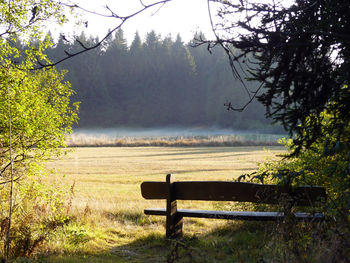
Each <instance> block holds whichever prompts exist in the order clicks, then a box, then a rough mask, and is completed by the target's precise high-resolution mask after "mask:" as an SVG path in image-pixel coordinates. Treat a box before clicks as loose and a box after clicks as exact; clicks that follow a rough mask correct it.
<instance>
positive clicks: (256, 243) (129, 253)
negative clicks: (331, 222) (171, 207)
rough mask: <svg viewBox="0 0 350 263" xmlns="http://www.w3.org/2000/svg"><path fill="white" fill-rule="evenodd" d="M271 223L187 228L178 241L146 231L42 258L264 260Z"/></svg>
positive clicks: (90, 262)
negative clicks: (97, 247) (98, 247)
mask: <svg viewBox="0 0 350 263" xmlns="http://www.w3.org/2000/svg"><path fill="white" fill-rule="evenodd" d="M186 223H189V222H186ZM191 223H193V222H191ZM185 226H186V225H185ZM272 227H273V226H272V225H271V224H269V223H267V224H266V223H251V222H232V223H231V222H228V223H227V224H225V225H224V226H222V227H218V228H215V229H213V230H212V231H210V232H206V233H205V234H201V235H194V234H190V235H188V234H186V232H185V236H184V238H183V239H181V240H175V241H174V240H167V239H166V238H165V237H164V234H147V235H145V236H142V237H140V238H138V239H136V240H135V241H134V242H132V243H129V244H127V245H121V246H114V247H112V248H111V249H109V250H108V251H105V252H103V253H100V254H90V255H59V256H53V255H52V256H50V257H49V258H47V257H46V259H43V261H40V262H45V263H46V262H50V263H58V262H60V263H61V262H62V263H82V262H84V263H85V262H86V263H97V262H101V263H110V262H128V263H129V262H130V263H139V262H140V263H141V262H142V263H144V262H146V263H147V262H150V263H151V262H152V263H154V262H200V263H206V262H208V263H209V262H210V263H212V262H269V261H264V260H265V258H266V257H268V250H267V249H266V248H267V247H268V242H269V235H270V233H271V231H270V228H272ZM45 260H46V261H45ZM168 260H170V261H168ZM171 260H172V261H171Z"/></svg>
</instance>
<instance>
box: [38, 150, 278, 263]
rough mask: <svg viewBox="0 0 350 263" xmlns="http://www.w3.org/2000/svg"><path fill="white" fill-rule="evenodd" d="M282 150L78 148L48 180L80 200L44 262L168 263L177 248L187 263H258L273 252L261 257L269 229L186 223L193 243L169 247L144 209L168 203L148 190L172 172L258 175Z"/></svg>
mask: <svg viewBox="0 0 350 263" xmlns="http://www.w3.org/2000/svg"><path fill="white" fill-rule="evenodd" d="M281 151H282V148H281V147H270V148H269V149H268V150H266V149H264V148H263V147H209V148H206V147H200V148H190V147H185V148H184V147H171V148H168V147H132V148H124V147H120V148H119V147H117V148H115V147H114V148H113V147H99V148H88V147H84V148H75V149H74V150H73V151H72V152H71V153H69V154H68V155H67V156H66V157H65V158H64V159H62V160H53V161H52V162H50V163H49V164H48V167H49V168H50V169H53V170H55V171H56V172H57V173H58V174H64V175H65V177H63V178H62V177H60V176H56V177H55V178H54V177H50V178H49V179H48V180H49V181H54V180H56V183H59V184H62V185H65V186H66V187H67V188H69V187H71V186H72V192H73V193H74V195H73V198H72V200H68V201H67V203H69V205H68V209H69V213H70V214H71V215H72V217H71V219H70V222H69V224H68V225H66V226H64V227H63V228H62V229H61V230H60V231H59V233H58V234H57V235H56V236H55V237H52V239H51V240H50V242H49V243H48V244H45V246H44V247H43V248H42V250H41V251H42V252H44V255H45V256H44V258H43V259H42V260H43V261H44V262H45V260H46V261H47V262H166V259H167V257H168V256H169V248H170V247H177V248H178V252H179V254H181V255H182V256H181V258H182V261H180V262H189V258H191V257H192V258H193V260H194V261H193V262H215V261H213V260H216V262H231V261H230V260H240V259H244V260H245V262H249V260H250V259H251V260H252V261H254V260H255V259H258V258H259V257H261V256H263V255H260V254H261V253H263V254H264V253H265V254H266V253H267V251H269V250H266V249H265V250H264V249H263V250H261V249H262V247H264V246H265V245H266V244H265V243H264V242H262V241H263V240H268V238H267V237H266V238H265V235H266V233H268V232H269V231H270V230H269V231H265V228H269V227H270V226H269V225H268V224H259V225H256V224H247V223H242V222H228V221H225V220H206V219H196V220H195V219H186V220H185V223H184V232H185V239H184V240H183V241H182V242H181V243H176V244H175V243H169V242H168V241H166V240H165V239H164V234H165V229H164V224H165V219H164V218H162V217H150V216H145V215H144V214H143V209H144V208H146V207H157V206H164V205H165V204H164V201H153V200H144V199H143V198H142V197H141V194H140V184H141V182H142V181H146V180H165V175H166V174H167V173H172V174H174V175H175V176H176V178H177V179H179V180H232V179H234V178H235V177H237V176H239V175H241V174H244V173H249V172H252V171H254V170H255V169H256V167H257V163H258V162H261V161H263V160H265V159H266V158H271V157H273V156H275V155H276V154H278V153H281ZM232 206H233V205H232V204H229V203H218V202H189V201H188V202H185V203H184V202H182V203H180V207H182V208H186V207H191V208H200V209H208V210H215V209H230V208H232ZM242 242H243V243H242ZM237 248H239V249H237ZM261 251H262V252H261ZM265 256H266V255H265ZM200 259H201V260H200ZM206 260H207V261H206Z"/></svg>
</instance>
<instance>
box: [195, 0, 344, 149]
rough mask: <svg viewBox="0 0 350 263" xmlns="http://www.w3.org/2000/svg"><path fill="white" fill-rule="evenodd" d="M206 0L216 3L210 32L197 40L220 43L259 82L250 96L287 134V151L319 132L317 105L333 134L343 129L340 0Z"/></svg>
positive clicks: (300, 146)
mask: <svg viewBox="0 0 350 263" xmlns="http://www.w3.org/2000/svg"><path fill="white" fill-rule="evenodd" d="M210 2H212V4H213V6H215V8H216V10H218V16H217V17H216V18H217V19H219V20H218V21H216V22H215V23H214V22H213V27H214V28H215V31H216V36H217V39H216V40H215V41H206V40H200V41H199V43H197V44H198V45H200V44H208V45H209V49H210V48H211V47H213V46H215V45H220V46H221V47H223V48H224V50H225V51H226V53H227V54H228V56H229V59H230V61H231V62H233V61H236V62H237V61H240V62H241V64H242V63H244V62H247V63H248V64H249V67H251V72H250V73H251V74H250V75H251V79H252V80H255V81H258V82H259V83H261V86H258V87H257V88H256V90H255V91H254V92H256V93H253V94H252V96H254V97H257V99H258V100H259V101H260V102H261V103H262V104H263V105H264V106H265V107H266V116H267V117H269V118H272V119H273V120H274V121H276V122H279V123H281V124H283V126H284V128H285V130H286V131H288V132H289V133H290V135H292V136H294V145H295V153H299V152H300V151H301V150H302V149H303V148H308V147H310V146H311V145H312V143H314V142H315V141H316V140H317V139H318V138H320V137H321V136H322V135H323V134H322V126H323V123H324V118H325V114H324V112H325V111H327V113H328V114H330V115H331V118H330V120H329V121H330V123H331V125H330V126H329V127H330V128H331V130H332V132H333V133H335V136H337V137H339V138H348V137H349V136H350V134H344V132H345V130H346V129H345V128H346V127H347V125H348V123H349V120H350V119H349V118H350V103H349V80H350V2H349V1H348V0H337V1H333V0H306V1H304V0H303V1H301V0H295V1H293V2H292V3H286V1H267V2H261V1H246V0H241V1H233V0H229V1H227V0H210ZM213 19H215V18H214V17H213ZM237 50H239V52H237ZM249 57H250V58H251V57H253V58H254V59H252V60H251V59H249ZM231 66H232V69H233V72H234V74H235V76H236V77H237V78H240V77H241V76H242V74H240V73H239V72H238V71H237V70H238V69H239V67H238V66H237V64H232V65H231ZM231 105H234V103H232V104H229V105H228V107H229V108H231V109H233V107H232V106H231Z"/></svg>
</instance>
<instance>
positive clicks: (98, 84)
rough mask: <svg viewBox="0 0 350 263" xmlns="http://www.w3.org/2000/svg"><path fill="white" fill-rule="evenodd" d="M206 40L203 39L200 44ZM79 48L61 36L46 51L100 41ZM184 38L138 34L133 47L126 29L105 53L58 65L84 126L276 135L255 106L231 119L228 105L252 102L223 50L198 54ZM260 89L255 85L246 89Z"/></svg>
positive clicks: (86, 39) (58, 52)
mask: <svg viewBox="0 0 350 263" xmlns="http://www.w3.org/2000/svg"><path fill="white" fill-rule="evenodd" d="M199 37H201V38H204V36H203V34H201V33H197V34H195V35H194V39H195V38H199ZM78 39H79V41H76V40H75V41H71V42H69V41H67V40H66V39H65V38H64V37H60V38H59V39H58V41H57V43H55V45H54V46H53V47H52V48H51V49H49V50H48V51H47V53H48V56H49V57H50V58H51V59H52V60H58V59H59V58H60V57H62V55H66V54H70V53H74V52H77V51H78V50H79V49H81V45H82V44H83V45H85V46H92V45H94V44H95V43H97V42H98V41H99V40H98V38H95V37H93V36H87V35H85V33H84V32H83V33H81V35H80V36H79V37H78ZM193 45H194V41H191V42H189V43H184V42H183V41H182V39H181V36H180V35H177V37H176V38H175V39H173V38H172V37H171V36H167V37H164V38H162V37H161V36H160V35H158V34H157V33H156V32H155V31H150V32H149V33H147V34H146V36H145V39H144V40H142V39H141V37H140V35H139V34H138V32H136V33H135V36H134V39H133V41H132V42H131V44H130V45H128V43H127V40H126V38H125V37H124V33H123V30H122V29H119V30H118V31H116V32H115V34H113V35H112V36H111V37H110V38H109V39H108V41H106V42H105V43H104V44H103V45H102V46H100V47H99V48H96V49H94V50H91V51H89V52H87V53H85V54H82V55H80V56H77V57H73V58H71V59H69V60H67V61H66V62H63V63H61V64H60V65H59V67H60V68H61V69H67V70H68V73H67V80H68V81H69V82H70V83H71V84H72V88H73V89H74V90H75V92H76V94H75V96H74V98H73V100H76V101H80V102H81V105H80V113H79V117H80V121H79V124H78V126H79V127H120V126H124V127H125V126H127V127H159V126H218V127H226V128H228V127H230V128H234V129H240V130H247V129H257V130H261V131H267V130H268V131H272V130H275V131H277V130H278V128H279V127H272V126H271V125H270V123H269V121H267V120H266V119H265V117H264V114H263V112H264V109H263V107H262V106H261V105H260V104H258V103H253V105H251V106H250V107H248V108H247V110H245V111H244V112H242V113H238V112H234V113H233V112H228V111H227V110H226V108H225V107H224V103H226V102H227V101H230V102H231V103H232V104H234V105H238V106H239V105H243V104H244V103H246V101H247V100H248V99H249V97H248V96H247V94H246V91H245V90H244V88H243V87H242V83H241V82H239V81H238V80H235V79H234V78H233V76H232V72H231V69H230V67H229V64H228V62H227V56H226V54H225V52H224V51H223V50H222V49H220V48H215V49H213V50H211V54H210V53H209V52H208V50H207V48H206V47H204V46H200V47H196V48H194V47H193ZM246 85H247V86H248V88H249V85H255V83H248V82H247V83H246Z"/></svg>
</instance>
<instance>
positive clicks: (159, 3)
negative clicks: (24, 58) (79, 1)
mask: <svg viewBox="0 0 350 263" xmlns="http://www.w3.org/2000/svg"><path fill="white" fill-rule="evenodd" d="M170 1H172V0H163V1H157V2H154V3H152V4H148V5H145V4H143V3H142V8H141V9H139V10H137V11H135V12H133V13H132V14H130V15H127V16H118V15H116V14H115V13H114V12H113V11H112V10H111V9H110V8H109V7H108V6H107V7H106V9H108V10H109V11H110V12H111V15H105V14H99V13H96V12H94V11H89V10H86V9H84V8H82V7H80V6H78V5H76V4H74V5H67V4H66V6H69V7H74V8H79V9H81V10H83V11H85V12H88V13H92V14H95V15H99V16H103V17H113V18H116V19H118V20H120V21H119V24H118V25H116V26H115V27H114V28H113V29H112V30H110V31H109V32H108V33H107V34H106V35H105V36H104V37H103V38H102V39H101V40H100V41H98V42H97V43H96V44H94V45H93V46H90V47H87V46H85V45H84V44H83V43H82V42H81V41H79V40H78V39H76V40H77V41H78V43H79V44H80V45H81V46H82V48H83V49H82V50H80V51H77V52H75V53H69V52H68V51H65V54H66V56H65V57H63V58H61V59H59V60H58V61H55V62H54V63H48V64H44V63H42V62H40V61H38V64H39V66H38V67H36V68H33V69H32V70H37V69H42V68H51V67H54V66H56V65H58V64H60V63H62V62H63V61H66V60H67V59H70V58H72V57H75V56H78V55H80V54H82V53H85V52H87V51H90V50H92V49H95V48H98V47H99V46H101V44H102V43H103V42H104V41H105V40H106V39H108V38H109V37H110V36H111V35H112V34H113V33H114V32H115V31H117V30H118V29H120V28H121V27H122V25H123V24H124V23H125V22H126V21H128V20H129V19H131V18H133V17H135V16H137V15H139V14H140V13H143V12H145V11H146V10H149V9H151V8H153V7H157V6H160V7H159V8H158V9H157V11H156V12H158V11H159V9H160V8H161V7H163V6H164V5H165V4H166V3H168V2H170Z"/></svg>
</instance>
